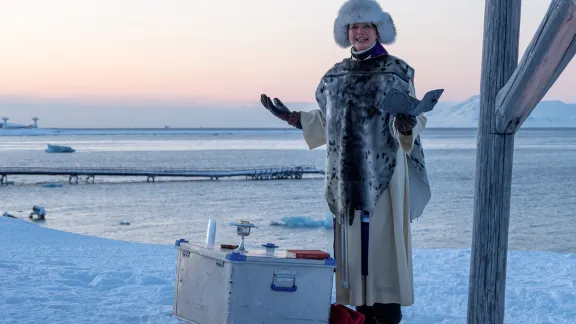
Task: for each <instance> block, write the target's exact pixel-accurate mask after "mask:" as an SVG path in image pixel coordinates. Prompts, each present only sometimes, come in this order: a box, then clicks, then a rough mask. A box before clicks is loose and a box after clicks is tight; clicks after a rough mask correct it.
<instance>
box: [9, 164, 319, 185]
mask: <svg viewBox="0 0 576 324" xmlns="http://www.w3.org/2000/svg"><path fill="white" fill-rule="evenodd" d="M304 174H324V169H319V168H316V167H314V166H281V167H259V168H228V169H176V168H44V167H22V168H20V167H9V168H0V185H6V184H8V176H9V175H44V176H68V182H69V183H70V184H77V183H78V178H79V177H85V181H86V183H90V182H91V183H94V180H95V178H96V176H116V177H146V182H155V181H156V178H157V177H171V178H176V177H178V178H206V179H210V180H218V179H219V178H232V177H243V178H245V179H247V180H280V179H302V178H303V175H304Z"/></svg>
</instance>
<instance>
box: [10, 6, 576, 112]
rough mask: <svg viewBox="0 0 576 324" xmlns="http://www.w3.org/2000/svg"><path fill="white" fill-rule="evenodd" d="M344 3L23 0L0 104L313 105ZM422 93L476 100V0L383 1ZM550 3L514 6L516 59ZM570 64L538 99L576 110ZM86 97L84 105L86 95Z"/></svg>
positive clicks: (337, 55) (15, 11)
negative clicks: (518, 9)
mask: <svg viewBox="0 0 576 324" xmlns="http://www.w3.org/2000/svg"><path fill="white" fill-rule="evenodd" d="M343 2H344V1H343V0H203V1H200V0H50V1H46V0H20V1H7V0H6V1H2V6H1V7H0V96H19V97H35V98H38V97H40V98H54V97H56V98H70V97H86V98H92V99H94V100H99V99H102V98H128V99H136V100H137V99H141V98H148V99H158V100H168V101H170V100H183V99H184V100H199V101H207V102H211V101H227V102H242V101H257V100H258V98H259V95H260V93H268V94H270V95H272V96H278V97H281V98H283V100H285V101H300V102H310V101H313V100H314V96H313V95H314V89H315V87H316V85H317V82H318V80H319V78H320V77H321V76H322V74H323V73H324V72H325V71H326V70H327V69H328V68H330V67H331V66H332V65H333V64H334V63H336V62H338V61H339V60H341V59H342V58H344V57H346V56H348V55H349V52H348V49H341V48H339V47H338V46H337V45H336V44H335V42H334V40H333V34H332V28H333V21H334V18H335V16H336V13H337V11H338V9H339V7H340V5H341V4H342V3H343ZM380 4H381V5H382V6H383V8H384V9H385V10H387V11H389V12H390V13H391V15H392V17H393V19H394V21H395V23H396V25H397V29H398V40H397V42H396V43H395V44H394V45H391V46H389V47H388V49H389V51H390V52H391V53H392V54H394V55H397V56H400V57H402V58H404V59H405V60H406V61H407V62H408V63H409V64H411V65H412V66H413V67H414V68H415V69H416V90H417V92H418V93H419V94H423V93H424V92H425V91H427V90H430V89H434V88H445V89H446V91H445V94H444V97H443V99H444V100H449V101H459V100H464V99H466V98H468V97H470V96H472V95H475V94H477V93H478V92H479V77H480V61H481V48H482V32H483V19H484V18H483V11H484V1H481V0H433V1H432V0H385V1H384V0H383V1H380ZM549 4H550V0H524V1H522V6H523V8H522V27H521V45H520V48H521V53H520V54H521V55H522V54H523V52H524V49H525V48H526V46H527V45H528V44H529V42H530V40H531V39H532V36H533V35H534V32H535V31H536V29H537V28H538V25H539V24H540V22H541V20H542V18H543V16H544V14H545V12H546V9H547V8H548V5H549ZM574 84H576V63H574V62H572V63H571V64H570V65H569V66H568V68H567V69H566V71H565V72H564V74H563V76H561V78H560V79H559V80H558V81H557V83H556V84H555V85H554V87H553V88H552V89H551V91H550V92H549V93H548V95H547V96H546V98H545V99H559V100H563V101H566V102H576V91H574V88H575V86H574ZM87 100H89V99H87Z"/></svg>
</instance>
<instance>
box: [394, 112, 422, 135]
mask: <svg viewBox="0 0 576 324" xmlns="http://www.w3.org/2000/svg"><path fill="white" fill-rule="evenodd" d="M416 124H418V120H417V119H416V117H414V116H410V115H405V114H398V116H396V119H394V127H396V129H397V130H398V132H400V133H401V134H402V135H407V136H408V135H412V129H413V128H414V127H416Z"/></svg>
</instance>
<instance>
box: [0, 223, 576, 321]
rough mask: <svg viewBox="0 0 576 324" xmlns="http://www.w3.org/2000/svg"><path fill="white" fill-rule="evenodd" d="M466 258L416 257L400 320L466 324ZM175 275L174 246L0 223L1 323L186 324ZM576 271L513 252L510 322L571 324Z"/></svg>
mask: <svg viewBox="0 0 576 324" xmlns="http://www.w3.org/2000/svg"><path fill="white" fill-rule="evenodd" d="M187 239H193V238H187ZM198 241H202V238H198ZM469 258H470V251H469V250H448V249H446V250H427V249H426V250H422V249H420V250H415V251H414V267H415V286H416V304H415V305H414V306H413V307H408V308H405V309H404V321H403V323H404V324H410V323H412V324H432V323H445V324H446V323H465V322H466V307H467V304H466V301H467V292H468V287H467V286H468V265H469ZM175 273H176V249H175V248H174V247H173V246H171V245H151V244H141V243H133V242H125V241H114V240H108V239H103V238H97V237H90V236H85V235H79V234H73V233H67V232H61V231H56V230H51V229H46V228H43V227H40V226H37V224H34V223H31V222H28V221H25V220H20V219H12V218H8V217H0V314H1V315H0V323H19V324H26V323H91V324H99V323H106V324H112V323H155V324H165V323H181V322H179V321H177V320H175V319H174V318H173V317H172V303H173V293H174V278H175ZM575 273H576V255H572V254H556V253H541V252H517V251H512V252H511V253H510V256H509V267H508V286H507V295H506V301H507V304H506V323H523V324H530V323H534V324H536V323H538V324H542V323H554V324H562V323H574V321H575V319H576V276H575V275H574V274H575Z"/></svg>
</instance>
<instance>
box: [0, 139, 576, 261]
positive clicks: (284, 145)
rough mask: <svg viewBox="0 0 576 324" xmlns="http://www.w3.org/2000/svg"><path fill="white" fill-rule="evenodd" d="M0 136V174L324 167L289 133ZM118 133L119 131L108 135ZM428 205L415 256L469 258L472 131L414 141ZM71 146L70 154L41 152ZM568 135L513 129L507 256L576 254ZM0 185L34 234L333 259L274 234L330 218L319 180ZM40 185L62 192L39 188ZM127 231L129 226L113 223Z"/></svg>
mask: <svg viewBox="0 0 576 324" xmlns="http://www.w3.org/2000/svg"><path fill="white" fill-rule="evenodd" d="M112 133H114V132H101V134H99V135H89V134H83V135H72V134H69V135H67V134H66V133H65V132H63V133H61V134H60V135H44V136H1V137H0V167H13V166H28V167H32V166H36V167H159V168H165V167H171V168H180V167H182V168H207V167H210V168H227V167H234V168H236V167H261V166H280V165H315V166H317V167H323V164H324V158H325V150H324V148H319V149H315V150H312V151H310V150H308V148H307V147H306V144H305V143H304V141H303V139H302V135H301V134H300V133H299V132H298V131H282V130H281V131H265V132H264V131H257V130H252V131H243V132H240V131H237V130H222V131H202V132H194V131H191V132H185V131H183V132H172V133H170V132H161V131H160V132H156V133H154V134H148V133H146V132H141V133H138V132H132V134H130V135H127V134H122V132H120V133H119V135H112ZM116 133H117V134H118V132H116ZM422 138H423V143H424V148H425V155H426V158H427V164H428V171H429V177H430V182H431V185H432V200H431V201H430V204H429V205H428V207H427V209H426V211H425V213H424V215H423V216H422V217H421V218H420V219H419V220H418V221H416V222H414V223H413V226H412V228H413V241H414V247H415V248H456V249H461V248H469V247H470V242H471V235H472V234H471V228H472V207H473V201H474V171H475V148H476V132H475V130H474V129H428V130H426V132H425V133H424V134H423V136H422ZM48 143H50V144H58V145H69V146H72V147H73V148H74V149H76V153H72V154H49V153H45V152H44V149H45V148H46V145H47V144H48ZM574 161H576V129H523V130H521V131H520V132H519V133H518V134H517V135H516V150H515V155H514V175H513V187H512V206H511V222H510V248H511V249H513V250H528V251H535V250H540V251H553V252H575V251H576V236H575V235H574V233H576V223H575V222H574V219H575V218H574V216H575V210H576V195H575V194H574V188H575V187H576V166H575V163H574ZM9 180H11V181H14V182H15V183H14V184H13V185H9V186H4V187H0V214H1V213H3V212H9V213H10V214H12V215H15V216H18V217H22V218H27V215H28V214H29V213H30V211H31V208H32V206H33V205H42V206H44V207H45V208H46V210H47V212H48V215H47V220H46V221H45V222H43V223H38V224H39V225H40V226H43V227H47V228H52V229H58V230H63V231H68V232H72V233H79V234H88V235H92V236H98V237H103V238H111V239H117V240H124V241H133V242H142V243H160V244H173V242H174V241H175V240H177V239H179V238H186V239H188V240H191V241H199V242H201V241H203V240H204V235H205V232H206V225H207V221H208V219H209V218H214V219H216V221H217V224H218V228H217V236H218V238H219V240H222V241H230V242H232V243H236V242H237V241H238V239H237V236H236V234H235V229H234V228H232V227H230V226H227V225H226V224H227V223H228V222H230V221H236V220H239V219H245V220H249V221H251V222H253V223H255V224H256V225H257V226H258V229H255V230H254V231H253V232H252V234H251V236H250V237H248V238H247V243H248V244H254V245H260V244H261V243H265V242H273V243H276V244H277V245H279V246H281V247H285V248H290V247H300V248H302V247H306V248H320V249H331V245H332V237H331V230H330V229H327V228H324V227H309V228H294V227H285V226H272V223H274V222H279V221H281V220H282V218H283V217H290V216H303V217H310V218H312V219H317V220H323V219H324V218H325V216H326V215H327V213H328V210H327V208H326V204H325V201H324V199H323V178H322V176H305V178H304V179H302V180H267V181H252V180H244V179H233V180H230V179H228V180H226V179H220V180H218V181H211V180H205V179H196V180H189V179H170V178H159V179H157V181H156V182H155V183H146V178H144V177H140V178H121V177H96V182H95V184H87V183H83V182H82V181H81V182H80V183H79V184H74V185H70V184H68V178H67V177H66V176H54V177H45V176H10V179H9ZM46 183H59V184H62V185H63V186H62V187H58V188H47V187H44V186H43V185H44V184H46ZM120 222H129V223H130V225H127V226H126V225H120Z"/></svg>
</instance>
